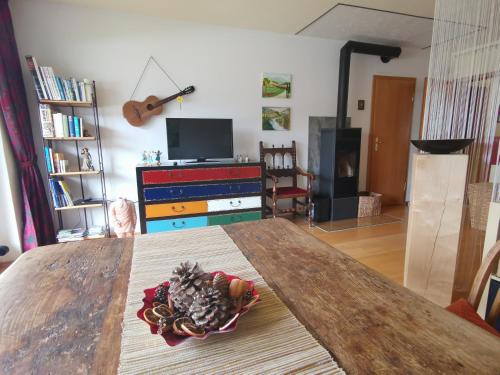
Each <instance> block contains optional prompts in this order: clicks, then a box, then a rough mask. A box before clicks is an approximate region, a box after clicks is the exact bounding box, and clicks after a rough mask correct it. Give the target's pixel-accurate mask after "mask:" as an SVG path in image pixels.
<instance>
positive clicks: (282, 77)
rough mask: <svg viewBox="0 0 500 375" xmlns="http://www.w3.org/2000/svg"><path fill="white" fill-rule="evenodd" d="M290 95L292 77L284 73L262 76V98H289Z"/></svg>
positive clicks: (264, 74)
mask: <svg viewBox="0 0 500 375" xmlns="http://www.w3.org/2000/svg"><path fill="white" fill-rule="evenodd" d="M291 95H292V75H291V74H285V73H263V74H262V97H263V98H290V96H291Z"/></svg>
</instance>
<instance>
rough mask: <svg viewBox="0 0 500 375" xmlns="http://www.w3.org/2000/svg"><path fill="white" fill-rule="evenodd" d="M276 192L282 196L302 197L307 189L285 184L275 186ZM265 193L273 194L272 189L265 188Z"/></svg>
mask: <svg viewBox="0 0 500 375" xmlns="http://www.w3.org/2000/svg"><path fill="white" fill-rule="evenodd" d="M276 194H277V195H279V196H282V197H287V196H290V197H297V196H299V197H303V196H305V195H307V190H305V189H301V188H296V187H293V186H285V187H279V188H276ZM267 195H273V189H272V188H270V189H267Z"/></svg>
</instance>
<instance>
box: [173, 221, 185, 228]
mask: <svg viewBox="0 0 500 375" xmlns="http://www.w3.org/2000/svg"><path fill="white" fill-rule="evenodd" d="M172 226H173V227H174V228H184V227H185V226H186V222H185V221H181V225H177V222H176V221H174V222H173V223H172Z"/></svg>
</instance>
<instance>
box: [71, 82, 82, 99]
mask: <svg viewBox="0 0 500 375" xmlns="http://www.w3.org/2000/svg"><path fill="white" fill-rule="evenodd" d="M71 84H72V86H73V91H74V92H75V97H76V100H77V101H81V100H82V99H81V98H80V94H79V92H78V91H79V90H78V83H77V82H76V79H74V78H71Z"/></svg>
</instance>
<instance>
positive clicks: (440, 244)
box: [404, 154, 468, 306]
mask: <svg viewBox="0 0 500 375" xmlns="http://www.w3.org/2000/svg"><path fill="white" fill-rule="evenodd" d="M467 161H468V156H467V155H457V154H453V155H429V154H419V155H416V156H415V158H414V159H413V176H412V181H413V188H412V192H411V199H410V212H409V217H408V234H407V238H406V257H405V274H404V285H405V286H406V287H408V288H409V289H411V290H413V291H414V292H416V293H418V294H420V295H422V296H423V297H425V298H427V299H428V300H430V301H432V302H435V303H437V304H438V305H441V306H447V305H448V304H449V303H450V302H451V295H452V290H453V279H454V275H455V264H456V258H457V253H458V240H459V235H460V224H461V219H462V207H463V200H464V191H465V180H466V175H467Z"/></svg>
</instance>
